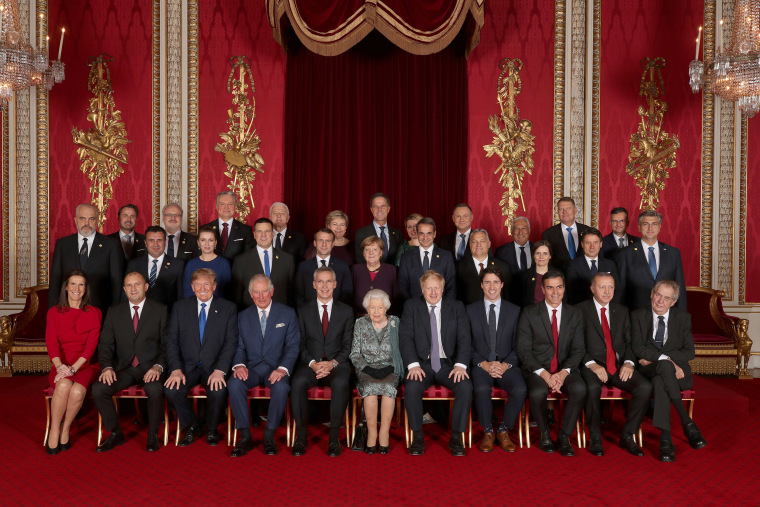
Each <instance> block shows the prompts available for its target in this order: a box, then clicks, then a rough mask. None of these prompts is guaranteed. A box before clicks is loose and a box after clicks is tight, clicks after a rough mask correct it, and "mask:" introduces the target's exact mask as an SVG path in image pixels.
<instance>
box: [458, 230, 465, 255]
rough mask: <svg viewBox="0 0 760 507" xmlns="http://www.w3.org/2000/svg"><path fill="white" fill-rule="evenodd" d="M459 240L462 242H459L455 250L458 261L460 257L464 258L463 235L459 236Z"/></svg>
mask: <svg viewBox="0 0 760 507" xmlns="http://www.w3.org/2000/svg"><path fill="white" fill-rule="evenodd" d="M459 238H460V239H461V240H462V241H460V242H459V248H457V260H460V259H461V258H462V257H464V247H465V245H464V244H465V240H464V234H460V235H459Z"/></svg>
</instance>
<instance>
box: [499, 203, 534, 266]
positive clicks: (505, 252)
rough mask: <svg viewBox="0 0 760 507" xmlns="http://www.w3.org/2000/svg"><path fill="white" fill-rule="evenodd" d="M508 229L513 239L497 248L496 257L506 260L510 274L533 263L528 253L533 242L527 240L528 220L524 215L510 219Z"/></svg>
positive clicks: (528, 233)
mask: <svg viewBox="0 0 760 507" xmlns="http://www.w3.org/2000/svg"><path fill="white" fill-rule="evenodd" d="M510 230H511V231H512V238H514V241H510V242H509V243H506V244H505V245H502V246H500V247H499V248H497V249H496V258H497V259H499V260H501V261H503V262H506V263H507V265H508V266H509V268H510V270H511V271H512V274H515V273H517V272H519V271H525V270H526V269H528V268H529V267H531V266H532V265H533V258H532V257H531V255H530V251H531V248H532V247H533V244H532V243H531V242H530V241H528V239H529V238H530V221H528V219H527V218H526V217H516V218H514V219H512V224H511V225H510Z"/></svg>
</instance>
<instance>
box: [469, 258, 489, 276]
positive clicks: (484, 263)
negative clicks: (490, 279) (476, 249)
mask: <svg viewBox="0 0 760 507" xmlns="http://www.w3.org/2000/svg"><path fill="white" fill-rule="evenodd" d="M472 263H473V264H475V272H476V273H477V274H480V265H481V264H483V269H486V268H487V267H488V256H487V255H486V258H485V259H483V260H482V261H479V260H477V259H476V258H475V257H474V256H473V257H472Z"/></svg>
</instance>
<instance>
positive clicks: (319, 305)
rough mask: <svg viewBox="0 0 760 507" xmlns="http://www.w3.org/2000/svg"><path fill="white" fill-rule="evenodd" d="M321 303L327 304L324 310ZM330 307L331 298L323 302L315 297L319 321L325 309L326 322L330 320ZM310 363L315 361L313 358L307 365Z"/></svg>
mask: <svg viewBox="0 0 760 507" xmlns="http://www.w3.org/2000/svg"><path fill="white" fill-rule="evenodd" d="M322 305H327V310H325V309H324V308H322ZM332 307H333V300H332V299H330V301H328V302H327V303H323V302H322V301H320V300H319V299H317V312H319V313H318V315H319V322H320V323H321V322H322V318H323V315H324V313H325V311H327V322H330V319H331V318H332ZM311 363H316V361H315V360H314V359H312V360H311V361H309V366H311Z"/></svg>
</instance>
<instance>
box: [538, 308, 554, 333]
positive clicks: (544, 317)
mask: <svg viewBox="0 0 760 507" xmlns="http://www.w3.org/2000/svg"><path fill="white" fill-rule="evenodd" d="M538 304H539V305H540V306H539V307H538V313H539V314H540V315H541V321H542V322H543V323H544V329H545V330H546V336H548V337H549V340H550V341H551V342H552V343H554V333H552V320H551V318H549V310H548V309H547V308H546V303H545V302H544V301H541V302H540V303H538Z"/></svg>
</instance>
